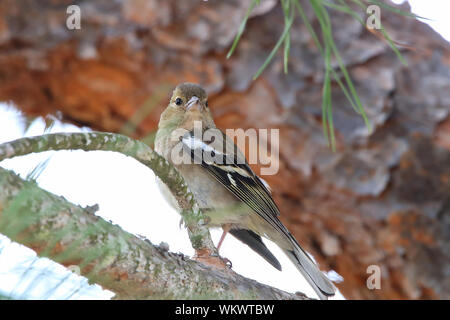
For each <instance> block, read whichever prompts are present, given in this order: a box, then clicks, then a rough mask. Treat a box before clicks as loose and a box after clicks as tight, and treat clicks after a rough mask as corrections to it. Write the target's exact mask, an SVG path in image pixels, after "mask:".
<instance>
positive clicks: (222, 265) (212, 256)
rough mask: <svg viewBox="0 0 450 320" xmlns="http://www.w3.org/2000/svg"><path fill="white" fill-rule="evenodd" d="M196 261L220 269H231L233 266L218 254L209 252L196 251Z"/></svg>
mask: <svg viewBox="0 0 450 320" xmlns="http://www.w3.org/2000/svg"><path fill="white" fill-rule="evenodd" d="M195 253H196V254H195V256H194V260H196V261H199V262H202V263H204V264H206V265H208V266H212V267H216V268H219V269H231V267H232V266H233V264H232V263H231V261H230V260H229V259H227V258H222V257H221V256H219V255H218V254H216V253H210V252H209V251H208V250H196V252H195Z"/></svg>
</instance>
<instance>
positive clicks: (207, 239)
mask: <svg viewBox="0 0 450 320" xmlns="http://www.w3.org/2000/svg"><path fill="white" fill-rule="evenodd" d="M76 149H79V150H84V151H115V152H119V153H122V154H124V155H127V156H130V157H132V158H134V159H136V160H138V161H139V162H141V163H142V164H144V165H145V166H147V167H149V168H150V169H152V170H153V172H154V173H155V174H156V175H157V176H158V177H159V178H160V179H161V180H162V181H163V182H164V183H165V184H166V185H167V186H168V187H169V189H170V190H171V192H172V194H173V195H174V197H175V198H176V200H177V202H178V204H179V206H180V208H181V209H182V210H183V211H182V216H183V219H184V222H185V225H186V226H187V229H188V233H189V239H190V240H191V244H192V247H193V248H194V249H195V250H196V251H205V252H207V253H211V254H214V255H217V256H218V252H217V249H216V247H215V246H214V243H213V241H212V240H211V235H210V233H209V230H208V228H207V227H206V219H207V217H205V216H204V215H203V213H202V212H201V210H200V208H199V207H198V205H197V203H196V201H195V199H194V195H193V194H192V193H191V192H190V191H189V188H188V186H187V185H186V183H185V182H184V179H183V177H182V176H181V175H180V174H179V173H178V171H177V170H176V169H175V168H174V167H173V166H172V165H171V164H170V163H169V162H168V161H167V160H166V159H164V158H163V157H161V156H160V155H159V154H157V153H156V152H154V151H153V150H152V149H151V148H150V147H149V146H148V145H146V144H145V143H143V142H140V141H137V140H134V139H131V138H129V137H127V136H124V135H120V134H115V133H106V132H87V133H54V134H45V135H41V136H36V137H30V138H21V139H17V140H14V141H11V142H7V143H4V144H0V161H1V160H4V159H10V158H13V157H17V156H21V155H26V154H30V153H33V152H43V151H49V150H76Z"/></svg>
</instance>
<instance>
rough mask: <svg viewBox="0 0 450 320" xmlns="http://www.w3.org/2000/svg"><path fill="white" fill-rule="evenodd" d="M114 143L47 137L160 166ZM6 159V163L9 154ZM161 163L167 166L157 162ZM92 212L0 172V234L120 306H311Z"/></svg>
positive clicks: (133, 147) (128, 144) (135, 146)
mask: <svg viewBox="0 0 450 320" xmlns="http://www.w3.org/2000/svg"><path fill="white" fill-rule="evenodd" d="M113 136H114V135H107V134H102V135H98V136H92V134H89V135H84V138H83V137H82V135H79V134H77V135H66V138H64V139H61V137H64V136H61V135H47V137H46V140H45V141H47V142H46V143H48V145H47V146H50V145H51V146H53V148H57V146H59V147H58V148H59V149H61V148H62V147H63V145H64V143H69V140H70V141H72V140H73V139H75V140H77V139H79V140H83V139H88V137H89V138H95V140H94V139H91V140H90V142H91V143H90V144H89V146H90V147H92V148H94V147H93V145H96V146H97V147H99V148H101V149H102V150H107V149H108V147H107V146H106V145H107V144H108V143H109V142H110V141H109V140H110V139H117V140H116V141H115V142H114V143H116V144H118V145H120V146H121V150H122V151H125V150H128V151H126V153H129V154H140V156H139V158H140V159H141V160H142V159H147V160H146V161H148V162H147V163H151V162H152V161H153V160H151V159H153V157H155V156H154V155H153V156H152V154H153V153H152V152H151V151H149V149H148V148H146V147H143V148H141V146H140V144H139V143H136V142H133V141H132V140H131V139H127V138H125V137H122V136H117V137H113ZM106 137H108V139H106ZM97 138H98V140H97ZM71 139H72V140H71ZM56 140H57V141H56ZM106 140H108V141H106ZM24 141H28V143H23V142H24ZM63 141H65V142H64V143H63ZM88 141H89V139H88V140H84V142H88ZM101 141H103V142H101ZM72 142H73V141H72ZM36 143H37V144H36ZM43 144H44V143H43ZM43 144H42V145H39V143H38V142H37V140H33V138H31V139H27V140H22V141H21V143H18V142H15V143H10V144H8V145H9V147H6V149H5V145H0V150H2V151H5V150H8V152H7V153H6V155H7V156H11V155H12V154H13V153H14V154H15V155H18V154H23V152H24V151H25V149H22V148H26V149H27V150H29V148H33V150H35V148H36V147H39V149H42V148H43ZM70 145H71V146H74V144H70ZM20 146H22V148H21V147H20ZM116 147H117V145H116ZM115 149H116V148H115ZM14 150H16V151H15V152H14ZM21 150H23V151H21ZM91 150H94V149H91ZM138 150H140V151H139V152H138ZM142 152H144V153H143V154H142ZM145 154H146V155H145ZM2 157H3V158H5V153H4V152H3V153H2ZM155 159H158V160H155V161H158V162H162V161H161V159H159V158H158V157H155ZM163 166H166V167H167V165H166V164H163ZM169 171H170V170H169ZM164 172H166V173H167V171H164ZM91 211H92V210H89V209H83V208H81V207H79V206H76V205H73V204H71V203H69V202H68V201H66V200H65V199H64V198H62V197H58V196H56V195H53V194H51V193H49V192H47V191H45V190H42V189H40V188H39V187H38V186H37V185H36V183H35V182H33V181H24V180H22V179H21V178H20V177H19V176H17V175H16V174H14V173H13V172H11V171H8V170H5V169H3V168H1V167H0V233H2V234H5V235H6V236H8V237H9V238H10V239H12V240H14V241H16V242H19V243H21V244H24V245H25V246H28V247H30V248H32V249H34V250H35V251H36V252H37V254H38V255H40V256H43V257H48V258H50V259H52V260H54V261H56V262H59V263H61V264H63V265H65V266H71V265H77V266H79V268H80V270H81V274H82V275H84V276H85V277H87V278H88V279H89V280H90V281H91V282H95V283H98V284H100V285H101V286H102V287H103V288H105V289H109V290H111V291H113V292H115V293H116V296H115V299H201V298H208V299H214V298H215V299H308V298H307V297H305V296H304V295H303V294H289V293H286V292H284V291H281V290H278V289H276V288H272V287H269V286H267V285H263V284H260V283H258V282H256V281H254V280H251V279H247V278H244V277H242V276H240V275H238V274H236V273H235V272H233V271H232V270H220V269H216V268H211V267H208V266H205V265H203V264H202V263H199V262H196V261H193V260H189V259H187V258H186V257H184V256H183V255H181V254H174V253H171V252H168V251H167V249H165V248H163V247H158V246H154V245H153V244H151V243H150V241H148V240H144V239H141V238H138V237H136V236H134V235H132V234H129V233H127V232H125V231H123V230H122V229H121V228H120V227H119V226H117V225H113V224H112V223H110V222H107V221H105V220H103V219H101V218H100V217H98V216H96V215H94V214H93V213H92V212H91Z"/></svg>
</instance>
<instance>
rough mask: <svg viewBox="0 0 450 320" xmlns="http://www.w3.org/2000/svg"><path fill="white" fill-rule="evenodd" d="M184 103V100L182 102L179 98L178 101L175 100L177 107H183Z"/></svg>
mask: <svg viewBox="0 0 450 320" xmlns="http://www.w3.org/2000/svg"><path fill="white" fill-rule="evenodd" d="M182 103H183V100H182V99H181V98H177V99H176V100H175V104H176V105H177V106H179V105H181V104H182Z"/></svg>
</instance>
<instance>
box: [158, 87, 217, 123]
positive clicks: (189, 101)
mask: <svg viewBox="0 0 450 320" xmlns="http://www.w3.org/2000/svg"><path fill="white" fill-rule="evenodd" d="M194 121H201V122H202V125H203V127H204V128H205V129H207V128H211V127H214V121H213V119H212V116H211V113H210V111H209V108H208V95H207V94H206V91H205V90H204V89H203V88H202V87H201V86H200V85H198V84H195V83H182V84H179V85H178V86H177V87H176V88H175V90H173V93H172V97H171V98H170V102H169V105H168V106H167V108H166V110H164V112H163V113H162V114H161V119H160V122H159V127H160V128H161V127H165V126H170V127H176V128H184V129H186V130H192V128H193V126H194Z"/></svg>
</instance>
